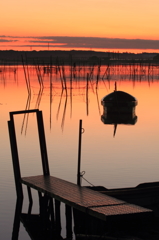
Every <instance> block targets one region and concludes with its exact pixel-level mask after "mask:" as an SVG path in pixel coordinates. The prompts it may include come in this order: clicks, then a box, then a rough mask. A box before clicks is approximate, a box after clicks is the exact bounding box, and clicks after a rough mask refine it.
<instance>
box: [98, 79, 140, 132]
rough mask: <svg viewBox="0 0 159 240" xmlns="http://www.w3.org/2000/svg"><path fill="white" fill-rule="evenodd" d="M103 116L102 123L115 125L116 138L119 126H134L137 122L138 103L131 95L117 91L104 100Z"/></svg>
mask: <svg viewBox="0 0 159 240" xmlns="http://www.w3.org/2000/svg"><path fill="white" fill-rule="evenodd" d="M101 104H102V106H103V114H102V116H101V121H102V122H103V123H104V124H114V136H115V133H116V129H117V125H118V124H129V125H134V124H135V123H136V122H137V116H136V113H135V108H136V106H137V104H138V101H137V99H136V98H135V97H133V96H132V95H130V94H129V93H126V92H123V91H117V90H116V84H115V90H114V92H112V93H110V94H108V95H106V96H105V97H103V98H102V100H101Z"/></svg>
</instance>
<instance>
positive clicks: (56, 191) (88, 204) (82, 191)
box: [8, 109, 153, 237]
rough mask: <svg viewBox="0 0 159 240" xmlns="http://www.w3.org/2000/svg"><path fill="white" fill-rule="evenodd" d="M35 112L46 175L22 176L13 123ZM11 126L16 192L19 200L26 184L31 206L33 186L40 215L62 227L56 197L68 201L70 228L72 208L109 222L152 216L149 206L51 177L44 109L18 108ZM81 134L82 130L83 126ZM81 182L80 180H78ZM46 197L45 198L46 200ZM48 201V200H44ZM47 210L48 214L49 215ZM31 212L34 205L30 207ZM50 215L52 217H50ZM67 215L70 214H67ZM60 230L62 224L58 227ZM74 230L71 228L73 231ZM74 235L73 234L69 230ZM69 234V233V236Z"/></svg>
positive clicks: (11, 118)
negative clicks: (114, 219)
mask: <svg viewBox="0 0 159 240" xmlns="http://www.w3.org/2000/svg"><path fill="white" fill-rule="evenodd" d="M31 112H35V113H36V114H37V125H38V132H39V143H40V150H41V160H42V167H43V174H42V175H39V176H30V177H21V171H20V164H19V157H18V149H17V142H16V133H15V126H14V115H15V114H26V113H27V114H28V113H31ZM8 126H9V136H10V144H11V151H12V160H13V170H14V177H15V186H16V192H17V199H23V188H22V185H26V186H27V190H28V196H29V202H30V205H32V202H33V200H32V194H31V189H35V190H37V192H38V195H39V205H40V214H41V215H42V216H45V217H46V215H48V218H49V219H51V221H52V222H54V221H55V216H54V215H55V214H56V221H58V222H59V226H60V219H59V218H60V217H59V215H60V214H59V213H58V211H59V210H58V207H57V209H55V212H54V209H53V204H52V201H53V199H54V200H55V203H56V206H58V204H57V203H60V202H63V203H64V204H66V208H67V212H68V216H69V217H68V218H69V219H70V224H69V226H68V228H69V229H71V225H72V220H71V211H72V209H73V210H74V209H75V210H77V211H80V212H82V213H85V214H87V215H89V216H92V217H94V218H97V219H100V220H102V221H105V222H107V220H109V218H111V219H112V218H113V217H119V216H130V215H132V216H141V215H142V217H143V216H144V217H148V218H149V217H151V216H152V214H153V211H152V210H150V209H147V208H143V207H140V206H137V205H134V204H129V203H127V202H125V201H122V200H119V199H116V198H114V197H111V196H108V195H105V194H102V193H99V192H97V191H93V190H91V189H88V188H86V187H82V186H80V184H74V183H71V182H68V181H65V180H62V179H59V178H56V177H53V176H50V171H49V162H48V158H47V149H46V141H45V133H44V125H43V117H42V112H41V111H39V110H37V109H35V110H27V111H18V112H11V113H10V120H9V121H8ZM80 133H82V128H81V131H80ZM77 182H79V179H78V181H77ZM44 199H45V201H44ZM44 202H45V203H44ZM48 209H50V210H49V214H48ZM29 213H31V208H30V210H29ZM50 216H51V217H50ZM66 217H67V216H66ZM45 219H46V218H45ZM44 222H45V221H44ZM59 231H60V227H59ZM70 232H71V231H70ZM70 235H71V233H70ZM69 237H70V236H69Z"/></svg>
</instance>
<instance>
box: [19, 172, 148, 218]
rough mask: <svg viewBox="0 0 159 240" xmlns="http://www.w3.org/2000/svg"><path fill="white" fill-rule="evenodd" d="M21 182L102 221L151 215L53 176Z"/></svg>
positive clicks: (37, 177)
mask: <svg viewBox="0 0 159 240" xmlns="http://www.w3.org/2000/svg"><path fill="white" fill-rule="evenodd" d="M21 182H22V183H23V184H25V185H27V186H29V187H31V188H34V189H36V190H38V191H39V192H42V193H45V194H47V195H48V196H50V197H52V198H55V199H56V200H58V201H60V202H63V203H65V204H67V205H68V206H71V207H73V208H75V209H78V210H80V211H82V212H85V213H87V214H89V215H92V216H94V217H97V218H99V219H101V220H104V221H106V219H107V217H109V216H116V215H125V214H151V213H152V210H150V209H146V208H143V207H139V206H136V205H133V204H128V203H126V202H124V201H121V200H119V199H116V198H113V197H110V196H107V195H104V194H102V193H99V192H96V191H93V190H90V189H88V188H85V187H80V186H78V185H76V184H74V183H71V182H68V181H65V180H62V179H59V178H56V177H53V176H43V175H40V176H32V177H24V178H22V180H21Z"/></svg>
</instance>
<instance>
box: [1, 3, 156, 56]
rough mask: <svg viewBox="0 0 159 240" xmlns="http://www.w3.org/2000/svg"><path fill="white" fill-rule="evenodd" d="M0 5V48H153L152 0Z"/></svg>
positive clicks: (101, 49) (154, 38)
mask: <svg viewBox="0 0 159 240" xmlns="http://www.w3.org/2000/svg"><path fill="white" fill-rule="evenodd" d="M0 7H1V14H0V50H11V49H13V50H28V51H30V50H37V51H39V50H95V51H119V52H123V51H124V52H125V51H129V52H159V14H158V10H159V1H158V0H58V1H54V0H14V1H13V0H5V1H1V3H0Z"/></svg>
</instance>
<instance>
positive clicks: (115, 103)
mask: <svg viewBox="0 0 159 240" xmlns="http://www.w3.org/2000/svg"><path fill="white" fill-rule="evenodd" d="M101 104H102V105H103V107H104V108H106V111H107V113H132V112H133V111H134V108H135V107H136V106H137V104H138V101H137V99H136V98H135V97H133V96H132V95H130V94H129V93H126V92H123V91H117V90H115V91H114V92H112V93H110V94H108V95H106V96H105V97H103V98H102V100H101Z"/></svg>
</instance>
